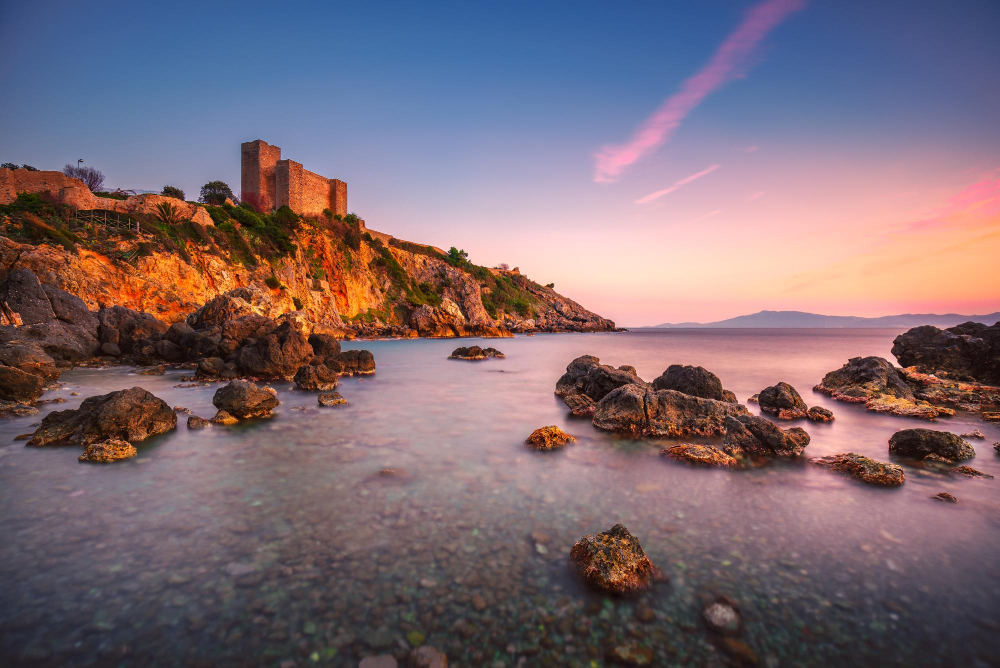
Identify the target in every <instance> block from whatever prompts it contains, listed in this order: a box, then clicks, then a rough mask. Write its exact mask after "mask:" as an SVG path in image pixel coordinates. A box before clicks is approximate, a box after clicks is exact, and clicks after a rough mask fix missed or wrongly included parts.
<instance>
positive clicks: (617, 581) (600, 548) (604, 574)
mask: <svg viewBox="0 0 1000 668" xmlns="http://www.w3.org/2000/svg"><path fill="white" fill-rule="evenodd" d="M569 561H570V564H571V565H572V566H573V568H574V569H575V570H576V572H577V573H579V575H580V576H581V577H582V578H583V579H584V580H585V581H586V582H587V583H589V584H590V585H592V586H594V587H596V588H598V589H600V590H602V591H607V592H613V593H616V594H626V593H631V592H637V591H642V590H643V589H647V588H649V587H650V586H652V584H653V582H654V581H655V580H656V579H658V578H659V577H661V575H660V571H659V569H657V568H656V567H655V566H653V564H652V562H650V561H649V558H648V557H647V556H646V553H645V552H643V550H642V546H641V545H640V544H639V539H638V538H636V537H635V536H633V535H632V534H630V533H629V531H628V529H626V528H625V527H624V526H622V525H621V524H616V525H614V526H613V527H612V528H611V529H610V530H608V531H605V532H603V533H599V534H592V535H588V536H584V537H583V538H581V539H580V540H578V541H577V542H576V544H574V545H573V548H572V549H571V550H570V553H569Z"/></svg>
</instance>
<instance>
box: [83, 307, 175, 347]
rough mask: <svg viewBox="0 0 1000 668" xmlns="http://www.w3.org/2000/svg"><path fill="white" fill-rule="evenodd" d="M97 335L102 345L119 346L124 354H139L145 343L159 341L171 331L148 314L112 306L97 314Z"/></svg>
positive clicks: (163, 323)
mask: <svg viewBox="0 0 1000 668" xmlns="http://www.w3.org/2000/svg"><path fill="white" fill-rule="evenodd" d="M97 321H98V326H97V334H98V337H99V338H100V341H101V343H102V344H105V343H112V344H115V345H117V346H118V348H119V349H120V350H121V352H122V354H125V355H128V354H130V353H133V352H139V350H140V347H141V344H142V343H143V342H144V341H152V342H156V341H158V340H159V339H160V338H161V337H162V336H163V334H164V333H165V332H166V331H167V329H169V326H168V325H167V324H166V323H165V322H161V321H159V320H157V319H156V318H155V317H153V316H151V315H149V314H148V313H140V312H139V311H133V310H132V309H128V308H125V307H124V306H110V307H107V308H102V309H101V310H100V311H98V312H97Z"/></svg>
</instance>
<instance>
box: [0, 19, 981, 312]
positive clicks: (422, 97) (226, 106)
mask: <svg viewBox="0 0 1000 668" xmlns="http://www.w3.org/2000/svg"><path fill="white" fill-rule="evenodd" d="M205 4H210V5H211V6H210V7H207V8H206V7H205V6H203V5H202V4H201V3H184V2H177V3H171V4H169V5H163V4H145V3H86V4H81V3H68V2H44V1H42V2H32V3H14V2H6V3H3V4H2V6H0V57H2V60H3V62H4V63H6V66H5V67H4V68H3V70H2V71H0V85H2V89H3V90H4V91H5V93H6V94H5V96H4V97H5V102H6V103H5V104H4V113H3V115H2V117H0V160H3V161H12V162H27V163H30V164H33V165H35V166H36V167H39V168H43V169H46V168H47V169H59V168H61V167H62V165H64V164H65V163H67V162H74V161H75V160H76V159H77V158H83V159H84V160H85V161H86V164H90V165H92V166H95V167H98V168H99V169H101V170H102V171H104V173H105V174H106V175H107V177H108V183H109V184H110V185H118V186H121V187H126V188H135V189H158V188H160V187H162V185H164V184H165V183H170V184H173V185H178V186H180V187H182V188H183V189H184V190H185V191H186V192H187V193H188V196H189V197H193V196H195V195H196V193H197V190H198V188H199V186H200V185H201V184H202V183H204V182H206V181H208V180H212V179H223V180H225V181H227V182H228V183H230V185H232V186H233V189H234V190H235V191H238V190H239V144H240V143H241V142H243V141H248V140H252V139H257V138H261V139H264V140H266V141H268V142H270V143H272V144H278V145H280V146H281V147H282V149H283V156H284V157H290V158H293V159H295V160H298V161H300V162H302V163H303V164H304V165H305V166H306V167H307V168H309V169H312V170H313V171H316V172H319V173H321V174H324V175H326V176H330V177H336V178H341V179H344V180H346V181H347V182H348V184H349V204H350V208H351V209H352V210H354V211H356V212H357V213H358V214H359V215H361V216H362V217H363V218H365V219H366V221H367V222H368V224H369V226H371V227H373V228H375V229H379V230H383V231H386V232H389V233H392V234H395V235H397V236H400V237H402V238H408V239H413V240H418V241H421V242H428V243H433V244H436V245H438V246H445V247H447V246H450V245H456V246H459V247H464V248H465V249H466V250H469V251H470V253H471V255H472V258H473V260H476V261H478V262H480V263H483V264H495V263H497V262H509V263H510V264H512V265H520V266H521V268H522V269H523V270H524V271H526V272H527V273H528V274H529V275H531V276H532V277H534V278H536V279H537V280H540V281H542V282H548V281H555V282H556V284H557V289H560V290H561V291H563V292H564V293H566V294H568V295H570V296H572V297H574V298H577V299H578V300H579V301H581V302H582V303H584V304H585V305H587V306H589V307H591V308H593V309H595V310H597V311H599V312H601V313H602V314H605V315H608V316H610V317H613V318H615V319H616V320H618V321H620V322H622V323H623V324H647V323H650V322H662V321H665V320H689V319H714V318H716V317H718V318H721V317H728V316H731V315H737V314H738V313H740V312H746V311H753V310H758V309H759V308H799V309H802V310H814V311H823V312H843V313H847V312H851V313H858V314H876V313H883V312H889V311H896V310H910V309H911V307H913V308H915V307H917V306H926V307H933V308H935V309H939V310H940V309H943V308H944V307H946V306H953V307H954V308H955V309H961V308H967V309H984V308H987V307H988V306H990V304H993V305H994V306H995V307H996V308H994V309H993V310H996V309H998V308H1000V294H997V290H994V291H993V292H992V293H984V294H981V295H974V296H972V297H970V296H969V295H968V294H960V295H953V296H949V295H948V294H945V293H942V294H940V295H937V296H935V297H934V298H933V299H929V298H928V297H927V294H926V293H925V292H922V293H920V294H916V293H914V294H909V293H907V292H905V291H897V292H890V293H887V294H886V295H885V296H884V297H882V296H880V297H879V298H878V299H874V298H873V297H872V296H871V295H870V294H867V295H866V294H865V293H864V292H863V291H860V290H859V291H854V292H851V291H845V292H843V293H837V291H836V290H832V289H831V288H832V286H825V285H820V283H821V282H822V278H821V277H817V278H814V279H813V280H816V281H818V282H817V284H816V289H815V290H811V291H805V292H801V291H800V293H798V294H796V293H794V292H787V291H786V292H779V291H775V290H771V291H768V290H767V289H766V285H768V284H770V285H774V281H777V280H779V279H780V278H782V276H783V275H780V274H775V275H774V276H773V277H772V276H770V274H769V273H768V272H773V267H774V266H775V265H776V263H779V262H780V261H782V260H785V261H787V262H786V263H787V264H790V265H791V266H789V267H788V268H787V276H784V277H785V278H786V279H787V281H791V280H792V277H793V276H794V277H799V276H800V275H801V274H802V273H803V272H807V271H810V270H812V269H814V268H815V267H816V266H817V263H823V262H827V261H829V258H827V257H825V256H824V253H823V252H821V251H824V250H825V251H830V252H836V253H845V252H847V250H846V249H848V248H849V247H850V244H851V243H852V242H853V243H857V241H858V235H859V230H860V231H861V232H860V233H861V234H863V233H864V230H870V229H872V227H873V226H877V227H879V228H880V229H882V228H885V227H886V226H890V225H892V224H896V223H900V224H902V223H905V222H906V220H909V219H910V218H920V217H922V216H924V215H925V214H926V212H927V211H930V210H933V209H934V208H935V207H939V206H943V205H944V203H946V202H947V201H949V197H954V196H956V195H957V193H960V192H961V191H962V189H963V188H964V187H967V186H969V184H973V183H977V182H979V181H980V180H982V179H983V178H990V177H991V175H992V174H994V173H995V170H996V169H997V168H1000V124H998V123H997V122H996V115H997V109H1000V40H998V39H996V35H998V34H1000V3H997V2H995V1H992V0H983V1H972V0H961V1H957V2H949V3H941V2H882V1H880V2H877V3H872V2H816V1H813V2H810V3H807V4H805V6H804V7H803V8H801V9H798V11H794V12H791V13H789V14H788V15H787V17H784V18H783V20H781V21H780V23H778V24H777V25H775V26H774V27H773V29H771V30H769V31H768V32H767V34H766V36H764V37H763V38H762V39H761V40H760V41H759V43H757V44H756V46H755V48H754V49H753V51H752V52H751V53H750V54H749V55H748V56H747V58H746V59H745V60H744V61H742V62H741V66H740V72H739V73H738V74H739V75H738V76H736V77H734V78H732V79H731V80H728V81H727V82H726V83H725V84H724V85H723V86H721V87H719V88H718V89H717V90H714V91H713V92H711V94H710V95H708V96H707V97H706V98H705V99H704V100H703V101H702V102H701V103H700V104H699V105H698V106H697V108H695V109H694V110H693V111H691V113H689V114H687V115H686V117H685V118H684V119H683V122H682V124H681V125H680V127H679V128H678V129H677V130H676V131H675V132H674V133H673V134H672V135H671V136H670V138H669V140H668V141H665V142H664V143H663V144H662V145H660V146H658V148H657V149H656V150H655V151H653V152H652V153H651V154H649V155H647V156H646V157H644V158H643V159H642V160H640V161H638V162H636V163H635V164H631V165H630V166H629V167H628V168H627V170H626V171H624V172H623V174H622V175H621V176H620V177H619V178H617V179H616V180H615V181H614V182H613V183H604V184H601V183H594V182H593V178H592V177H593V175H594V170H595V160H594V154H595V152H597V151H598V150H600V149H601V147H602V146H605V145H608V144H620V143H622V142H626V141H628V139H629V137H630V135H631V134H632V133H633V131H635V130H636V128H637V127H638V126H639V125H640V124H641V123H642V122H643V120H644V119H645V118H647V117H648V116H649V115H650V114H651V113H652V112H653V111H654V110H655V109H656V108H657V107H658V105H660V104H661V102H663V101H664V100H665V99H666V98H668V97H669V96H671V94H673V93H674V92H675V91H676V90H677V89H678V87H679V86H680V85H681V84H682V82H683V81H684V80H685V79H687V78H688V77H690V76H692V75H693V74H694V73H696V72H697V71H699V68H702V67H703V66H704V65H705V63H706V62H707V61H708V60H709V59H710V58H711V57H712V55H713V53H714V52H715V51H716V49H717V48H718V47H719V45H720V44H722V43H724V42H725V40H726V39H727V36H728V35H730V34H731V33H732V32H733V31H734V29H736V28H737V26H739V25H740V24H741V21H743V20H744V18H745V17H746V16H747V14H748V12H749V11H750V10H752V9H753V8H754V7H755V6H757V5H758V4H759V3H757V2H735V1H726V2H723V1H702V2H658V3H653V2H633V3H609V2H604V3H590V2H572V3H570V2H567V3H557V2H546V3H536V2H504V3H486V2H483V3H459V2H454V3H411V2H405V3H404V2H401V3H389V2H369V3H337V4H333V3H311V4H310V3H286V4H279V3H273V2H269V3H260V4H257V3H239V4H235V3H234V4H229V5H223V4H221V3H205ZM750 147H758V148H757V149H756V150H750V151H748V150H746V149H748V148H750ZM710 165H719V168H717V169H716V170H714V171H713V172H711V174H709V175H707V176H704V177H702V178H699V179H698V180H697V181H694V182H691V183H689V184H688V185H684V186H683V187H682V188H680V189H678V190H677V191H676V192H671V193H670V194H669V195H666V196H664V197H662V198H660V199H658V200H656V202H654V203H651V204H647V205H639V206H637V205H636V204H635V200H636V199H637V198H641V197H642V196H644V195H646V194H647V193H650V192H653V191H658V190H660V189H663V188H666V187H667V186H670V185H671V184H672V183H675V182H677V181H678V180H680V179H683V178H685V177H687V176H689V175H692V174H695V173H698V172H701V171H703V170H705V169H706V168H707V167H709V166H710ZM910 190H912V191H913V193H909V191H910ZM756 193H766V195H761V196H760V197H759V199H758V200H755V201H754V205H755V206H757V208H756V209H751V208H750V207H749V206H747V204H746V203H747V198H748V197H753V196H754V195H755V194H756ZM907 193H909V194H907ZM914 193H915V194H914ZM900 197H903V201H902V203H900V199H899V198H900ZM713 212H718V213H713ZM706 216H707V217H706ZM692 221H696V222H692ZM748 233H753V236H754V237H755V238H754V239H752V240H749V241H747V240H746V239H744V240H743V241H737V238H739V237H740V236H742V235H746V234H748ZM760 234H764V235H765V238H764V239H761V238H760V237H759V235H760ZM793 235H794V236H800V237H803V238H802V240H801V243H797V242H795V241H794V240H793V239H791V237H792V236H793ZM803 235H804V236H803ZM768 236H769V237H770V241H771V243H768V239H767V237H768ZM778 241H780V243H779V244H778V247H777V248H776V247H775V243H777V242H778ZM817 247H819V248H817ZM748 249H749V250H750V252H751V253H753V254H754V258H756V260H757V261H759V262H760V263H762V264H761V265H760V266H759V267H758V266H757V265H756V264H755V263H754V261H753V259H754V258H749V259H748V258H743V259H742V260H739V257H740V251H741V250H743V251H747V250H748ZM779 250H780V254H779ZM887 252H889V251H887ZM699 260H700V261H699ZM755 270H760V271H763V273H765V274H768V276H769V279H768V281H765V282H764V283H762V284H761V285H758V286H756V287H754V286H752V285H747V281H746V277H747V276H748V275H751V274H752V273H753V272H754V271H755ZM692 273H694V274H695V275H697V276H699V285H701V286H702V287H703V288H704V289H703V290H702V291H701V293H699V294H692V288H691V287H690V286H687V285H685V284H684V281H689V280H690V279H691V277H692ZM727 286H730V287H731V289H730V290H727Z"/></svg>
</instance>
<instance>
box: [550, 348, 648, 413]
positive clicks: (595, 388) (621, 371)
mask: <svg viewBox="0 0 1000 668" xmlns="http://www.w3.org/2000/svg"><path fill="white" fill-rule="evenodd" d="M631 384H636V385H640V386H641V387H643V388H645V387H648V383H646V381H644V380H643V379H642V378H639V376H638V375H636V372H635V369H633V368H632V367H620V368H618V369H616V368H614V367H612V366H608V365H607V364H601V360H599V359H598V358H596V357H594V356H593V355H584V356H582V357H578V358H576V359H575V360H573V361H572V362H570V363H569V365H568V366H567V367H566V373H565V374H563V376H562V377H561V378H560V379H559V380H558V381H557V382H556V396H558V397H562V398H563V401H565V402H566V405H567V406H569V407H570V408H572V409H573V410H574V414H577V415H581V414H585V413H584V412H583V411H581V412H577V411H578V410H579V409H582V408H583V406H581V402H578V401H577V402H574V403H575V404H576V406H575V407H574V406H573V405H570V402H569V401H568V399H569V397H572V396H584V397H587V398H588V399H590V400H591V401H592V402H598V401H600V400H601V399H603V398H604V397H605V396H607V394H608V393H609V392H611V391H612V390H614V389H617V388H619V387H622V386H623V385H631ZM583 403H584V404H586V402H583ZM588 410H589V409H588ZM595 410H596V407H595Z"/></svg>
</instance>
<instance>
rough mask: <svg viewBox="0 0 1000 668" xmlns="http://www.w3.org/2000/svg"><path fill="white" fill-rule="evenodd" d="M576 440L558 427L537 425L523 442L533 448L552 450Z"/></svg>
mask: <svg viewBox="0 0 1000 668" xmlns="http://www.w3.org/2000/svg"><path fill="white" fill-rule="evenodd" d="M576 440H577V439H576V436H571V435H570V434H567V433H566V432H564V431H563V430H562V429H560V428H559V427H557V426H555V425H550V426H548V427H539V428H538V429H536V430H535V431H533V432H531V435H530V436H528V439H527V440H526V441H525V442H524V444H525V445H527V446H528V447H529V448H533V449H535V450H553V449H555V448H561V447H562V446H564V445H566V444H567V443H576Z"/></svg>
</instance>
